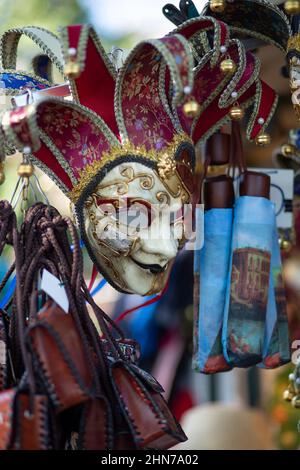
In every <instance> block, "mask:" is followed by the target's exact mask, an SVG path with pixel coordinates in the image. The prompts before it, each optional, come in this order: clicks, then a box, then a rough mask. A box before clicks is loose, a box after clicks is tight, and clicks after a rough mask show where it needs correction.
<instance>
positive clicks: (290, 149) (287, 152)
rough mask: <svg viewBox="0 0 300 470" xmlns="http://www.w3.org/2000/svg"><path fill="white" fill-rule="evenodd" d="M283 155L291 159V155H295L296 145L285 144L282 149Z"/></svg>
mask: <svg viewBox="0 0 300 470" xmlns="http://www.w3.org/2000/svg"><path fill="white" fill-rule="evenodd" d="M281 153H282V155H283V156H284V157H290V156H291V155H295V153H296V148H295V147H294V145H291V144H284V145H282V147H281Z"/></svg>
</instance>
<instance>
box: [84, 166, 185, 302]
mask: <svg viewBox="0 0 300 470" xmlns="http://www.w3.org/2000/svg"><path fill="white" fill-rule="evenodd" d="M174 183H175V186H176V193H175V192H174V191H172V190H170V188H168V185H167V184H166V182H165V181H163V180H162V179H161V178H160V177H159V176H158V174H157V173H156V172H155V171H154V170H153V169H151V168H149V167H147V166H146V165H143V164H142V163H136V162H128V163H122V164H121V165H118V166H116V167H115V168H113V169H112V170H111V171H109V172H108V173H107V175H106V176H105V177H104V178H103V179H102V181H101V183H100V184H99V185H98V186H97V188H96V189H95V191H94V192H93V194H92V196H90V197H89V198H88V200H87V201H86V203H85V208H84V220H85V231H86V234H87V237H88V240H89V244H90V246H91V248H92V249H93V253H94V256H95V257H96V260H97V263H98V264H99V265H100V267H101V268H102V273H103V275H104V276H105V277H107V279H108V280H111V281H112V283H113V285H114V286H115V287H116V288H118V289H119V290H121V291H124V292H128V293H135V294H140V295H150V294H153V293H157V292H160V291H161V290H162V288H163V287H164V285H165V284H166V281H167V279H168V276H169V273H170V269H171V266H172V263H173V260H174V259H175V257H176V255H177V253H178V251H179V249H180V248H181V247H182V245H183V242H184V227H183V213H184V204H185V203H186V202H188V201H189V194H188V192H187V190H186V189H185V188H184V186H183V185H182V183H181V180H180V179H179V178H177V177H175V180H174V177H173V181H172V186H173V188H174Z"/></svg>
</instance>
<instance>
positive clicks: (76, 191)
mask: <svg viewBox="0 0 300 470" xmlns="http://www.w3.org/2000/svg"><path fill="white" fill-rule="evenodd" d="M182 143H190V144H191V145H193V142H192V140H191V139H190V138H189V137H188V136H187V135H186V134H177V135H175V136H174V138H173V140H172V142H171V143H170V144H169V145H168V146H167V148H166V149H164V150H162V151H157V150H154V149H151V150H147V149H146V148H145V147H144V146H141V147H135V146H134V145H132V144H131V143H130V142H126V143H125V144H123V145H122V148H120V147H119V146H118V147H112V148H111V150H110V151H109V152H104V153H103V154H102V156H101V159H100V160H95V161H93V162H92V163H91V164H89V165H87V166H86V167H85V168H84V169H83V170H82V171H81V172H80V177H79V180H78V182H77V184H75V185H74V187H73V189H72V190H71V191H70V192H69V194H68V197H69V198H70V200H71V201H72V202H73V203H74V204H76V202H77V201H78V200H79V198H80V196H81V195H82V193H83V191H84V189H85V188H86V187H87V186H88V184H89V183H90V181H91V180H92V179H93V178H94V177H95V176H96V175H97V174H98V173H99V171H100V170H101V169H102V168H103V167H104V166H105V165H106V164H108V163H111V162H113V161H114V160H116V159H117V158H120V157H126V156H136V157H139V158H142V159H145V160H151V161H153V162H154V163H157V164H158V165H159V164H160V161H161V160H162V161H164V162H165V161H166V154H167V155H168V156H169V159H170V160H173V162H174V164H175V165H176V162H175V160H174V157H173V156H174V155H175V153H176V151H177V149H178V147H179V146H180V145H181V144H182ZM173 167H174V165H172V168H173ZM162 181H163V180H162ZM171 186H172V184H171ZM144 189H146V188H144Z"/></svg>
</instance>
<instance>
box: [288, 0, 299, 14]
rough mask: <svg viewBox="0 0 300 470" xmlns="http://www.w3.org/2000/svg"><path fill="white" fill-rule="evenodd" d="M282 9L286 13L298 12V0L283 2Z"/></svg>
mask: <svg viewBox="0 0 300 470" xmlns="http://www.w3.org/2000/svg"><path fill="white" fill-rule="evenodd" d="M284 10H285V12H286V13H287V14H288V15H298V13H300V1H299V0H289V1H287V2H284Z"/></svg>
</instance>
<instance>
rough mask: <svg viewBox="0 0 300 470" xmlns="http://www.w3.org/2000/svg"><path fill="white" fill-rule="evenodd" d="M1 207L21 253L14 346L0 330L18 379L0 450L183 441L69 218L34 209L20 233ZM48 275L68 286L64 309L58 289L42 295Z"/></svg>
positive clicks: (7, 400) (1, 405)
mask: <svg viewBox="0 0 300 470" xmlns="http://www.w3.org/2000/svg"><path fill="white" fill-rule="evenodd" d="M4 205H5V210H3V211H2V213H1V211H0V234H1V228H3V226H4V225H5V224H4V222H5V221H7V220H10V221H11V223H10V224H7V227H10V230H11V233H10V234H7V233H6V240H9V241H10V242H11V243H12V246H13V250H14V254H15V261H14V264H13V266H14V270H15V275H16V287H15V290H14V291H13V293H12V299H11V312H10V319H9V329H8V335H7V336H8V337H9V339H10V341H9V342H7V336H5V335H4V332H6V331H7V330H6V329H3V331H2V334H3V338H4V339H5V344H10V350H11V352H12V356H11V357H12V368H13V372H14V373H13V374H12V373H10V374H8V375H5V378H6V377H7V380H6V381H5V382H3V388H4V390H3V391H2V392H1V393H0V409H1V410H0V411H1V413H2V414H1V416H2V419H1V423H0V436H1V438H0V441H1V448H2V449H23V450H43V449H60V448H65V447H66V448H68V446H69V447H70V448H74V449H86V450H103V449H115V448H118V449H127V448H129V449H133V448H139V449H143V448H147V449H149V448H157V449H165V448H168V447H170V446H173V445H175V444H177V443H178V442H181V441H183V440H185V439H186V436H185V434H184V433H183V431H182V429H181V428H180V425H179V424H178V423H177V421H176V420H175V418H174V417H173V415H172V414H171V412H170V410H169V408H168V406H167V404H166V403H165V401H164V399H163V398H162V395H161V392H162V389H161V387H160V385H159V384H158V383H157V382H156V380H155V379H154V378H153V377H151V376H150V375H149V374H148V373H147V372H145V371H143V370H142V369H140V368H139V367H138V364H137V361H138V357H139V348H138V344H137V343H136V342H135V341H132V340H129V339H126V338H124V336H123V333H122V331H121V330H120V328H119V327H118V326H117V325H115V324H114V323H113V321H112V320H111V319H110V318H109V317H108V316H107V315H106V314H105V313H104V312H103V311H102V310H101V309H100V308H99V307H98V306H97V304H96V303H95V302H94V300H93V298H92V297H91V295H90V293H89V291H88V289H87V287H86V285H85V283H84V278H83V271H82V266H83V260H82V252H81V250H80V242H79V238H78V235H77V232H76V229H75V227H74V225H73V223H72V222H71V220H70V219H68V218H65V217H61V216H60V215H59V213H58V212H57V210H56V209H54V208H53V207H51V206H47V205H45V204H43V203H36V204H34V205H33V206H31V207H30V208H29V209H28V210H27V212H26V213H25V216H24V221H23V223H22V225H21V227H20V229H18V228H17V225H16V217H15V214H14V212H13V211H12V208H11V206H10V205H9V204H7V203H5V204H4ZM1 215H2V218H1ZM3 233H4V229H3ZM33 234H34V236H33ZM8 235H9V236H8ZM70 241H71V244H70ZM71 246H72V248H71ZM45 269H46V270H47V271H48V272H49V273H51V275H52V276H54V277H55V278H56V279H57V280H59V281H60V284H59V285H62V286H63V289H64V291H65V295H66V297H67V299H68V307H65V309H63V308H62V307H61V306H60V305H58V303H56V301H55V300H56V299H55V291H54V293H52V297H51V296H50V295H49V294H47V293H46V292H45V291H43V290H41V289H40V288H39V285H40V277H43V272H44V270H45ZM57 288H58V287H57ZM87 304H89V305H90V308H92V309H93V311H94V316H95V322H96V325H95V324H94V323H93V322H92V320H91V317H90V315H89V313H88V308H87ZM96 326H97V328H96ZM99 331H101V336H100V334H99ZM4 352H6V349H4ZM5 357H6V355H5ZM4 365H5V364H4ZM3 370H5V369H3ZM3 377H4V375H3ZM68 443H69V444H68Z"/></svg>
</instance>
